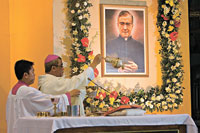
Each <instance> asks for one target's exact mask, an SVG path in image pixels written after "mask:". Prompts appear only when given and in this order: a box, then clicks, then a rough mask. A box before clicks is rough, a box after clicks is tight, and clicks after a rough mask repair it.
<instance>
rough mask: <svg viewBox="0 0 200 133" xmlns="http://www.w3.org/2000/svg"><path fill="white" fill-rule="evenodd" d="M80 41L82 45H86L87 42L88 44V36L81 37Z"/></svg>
mask: <svg viewBox="0 0 200 133" xmlns="http://www.w3.org/2000/svg"><path fill="white" fill-rule="evenodd" d="M81 43H82V44H83V47H88V44H89V40H88V38H86V37H85V38H83V39H81Z"/></svg>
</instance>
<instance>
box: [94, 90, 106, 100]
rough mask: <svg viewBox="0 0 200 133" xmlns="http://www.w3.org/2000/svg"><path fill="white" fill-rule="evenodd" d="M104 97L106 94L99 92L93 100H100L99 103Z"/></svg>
mask: <svg viewBox="0 0 200 133" xmlns="http://www.w3.org/2000/svg"><path fill="white" fill-rule="evenodd" d="M105 97H106V92H104V93H103V92H100V93H99V94H98V95H97V96H96V97H95V98H96V99H100V100H101V101H103V99H104V98H105Z"/></svg>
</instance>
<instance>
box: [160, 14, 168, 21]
mask: <svg viewBox="0 0 200 133" xmlns="http://www.w3.org/2000/svg"><path fill="white" fill-rule="evenodd" d="M161 17H162V18H163V19H164V20H169V17H168V16H164V15H163V14H162V15H161Z"/></svg>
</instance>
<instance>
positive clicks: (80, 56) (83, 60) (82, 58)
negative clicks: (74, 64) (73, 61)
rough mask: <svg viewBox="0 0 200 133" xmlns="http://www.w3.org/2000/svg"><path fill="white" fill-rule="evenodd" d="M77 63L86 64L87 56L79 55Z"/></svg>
mask: <svg viewBox="0 0 200 133" xmlns="http://www.w3.org/2000/svg"><path fill="white" fill-rule="evenodd" d="M77 61H78V62H85V56H83V55H81V54H79V55H78V60H77Z"/></svg>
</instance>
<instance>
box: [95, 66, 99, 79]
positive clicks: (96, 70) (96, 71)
mask: <svg viewBox="0 0 200 133" xmlns="http://www.w3.org/2000/svg"><path fill="white" fill-rule="evenodd" d="M98 75H99V71H98V69H96V68H95V69H94V77H95V78H96V77H97V76H98Z"/></svg>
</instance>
